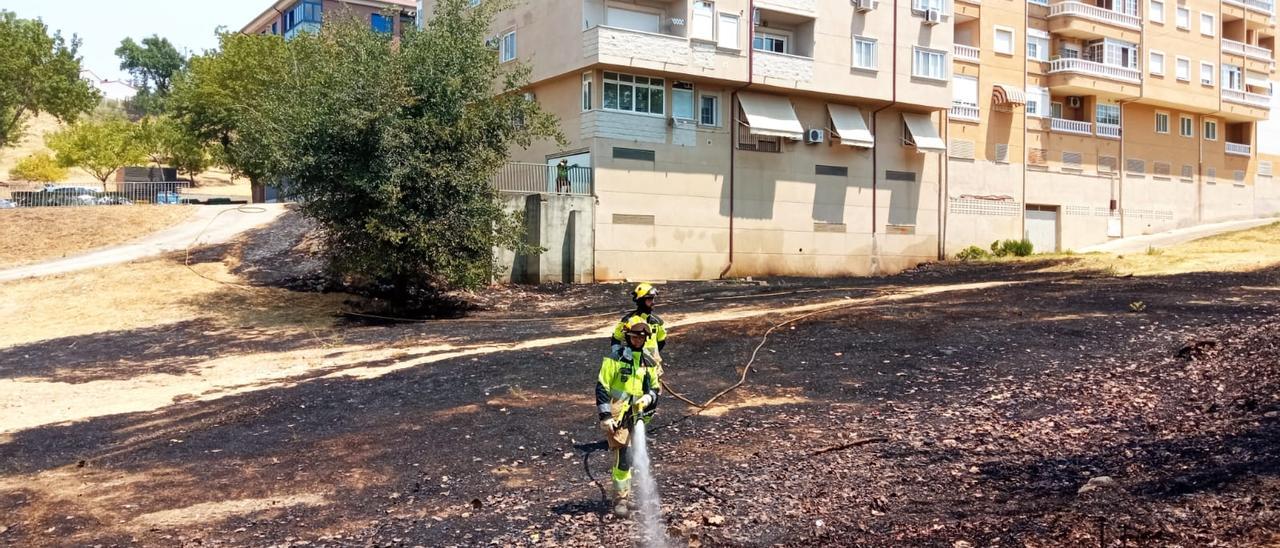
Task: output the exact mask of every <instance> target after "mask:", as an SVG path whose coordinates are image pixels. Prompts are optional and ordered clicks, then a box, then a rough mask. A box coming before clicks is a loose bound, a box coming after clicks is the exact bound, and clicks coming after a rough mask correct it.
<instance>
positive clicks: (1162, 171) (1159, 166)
mask: <svg viewBox="0 0 1280 548" xmlns="http://www.w3.org/2000/svg"><path fill="white" fill-rule="evenodd" d="M1151 173H1152V174H1153V175H1157V176H1160V177H1168V176H1170V175H1172V174H1173V166H1171V165H1169V162H1151Z"/></svg>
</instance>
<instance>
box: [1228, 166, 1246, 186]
mask: <svg viewBox="0 0 1280 548" xmlns="http://www.w3.org/2000/svg"><path fill="white" fill-rule="evenodd" d="M1231 178H1232V179H1235V181H1236V182H1237V183H1243V182H1244V170H1241V169H1237V170H1236V171H1235V173H1232V174H1231Z"/></svg>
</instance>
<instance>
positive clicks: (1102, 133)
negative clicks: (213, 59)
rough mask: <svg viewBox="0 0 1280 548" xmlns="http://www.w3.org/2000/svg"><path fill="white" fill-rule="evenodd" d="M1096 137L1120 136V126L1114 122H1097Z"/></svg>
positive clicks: (1114, 137) (1111, 137)
mask: <svg viewBox="0 0 1280 548" xmlns="http://www.w3.org/2000/svg"><path fill="white" fill-rule="evenodd" d="M1097 132H1098V137H1106V138H1107V139H1119V138H1120V126H1117V125H1115V124H1103V123H1099V124H1098V127H1097Z"/></svg>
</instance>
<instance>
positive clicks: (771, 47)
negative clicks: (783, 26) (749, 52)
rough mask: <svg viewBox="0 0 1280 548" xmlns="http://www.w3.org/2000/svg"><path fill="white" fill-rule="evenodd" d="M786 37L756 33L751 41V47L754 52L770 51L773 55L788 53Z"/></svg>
mask: <svg viewBox="0 0 1280 548" xmlns="http://www.w3.org/2000/svg"><path fill="white" fill-rule="evenodd" d="M787 38H788V37H787V36H783V35H781V34H771V33H768V32H757V33H756V36H755V38H753V39H752V40H751V47H752V48H753V49H755V50H756V51H772V52H774V53H790V52H789V51H787Z"/></svg>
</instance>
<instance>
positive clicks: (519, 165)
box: [489, 162, 595, 196]
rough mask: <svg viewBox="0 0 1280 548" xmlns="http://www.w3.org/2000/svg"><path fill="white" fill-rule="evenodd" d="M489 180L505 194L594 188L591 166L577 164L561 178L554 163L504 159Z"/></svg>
mask: <svg viewBox="0 0 1280 548" xmlns="http://www.w3.org/2000/svg"><path fill="white" fill-rule="evenodd" d="M489 182H490V184H491V185H493V188H494V189H495V190H497V191H498V192H505V193H508V194H551V193H568V194H580V195H585V196H590V195H591V194H592V193H593V192H594V191H595V187H594V185H593V184H592V183H593V180H592V172H591V168H589V167H579V166H577V165H574V166H571V167H570V168H569V177H568V178H567V179H561V178H560V176H559V173H558V172H557V169H556V166H549V165H546V164H529V163H523V162H507V163H506V164H505V165H503V166H502V168H501V169H499V170H498V172H497V173H495V174H494V175H493V178H492V179H490V181H489Z"/></svg>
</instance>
